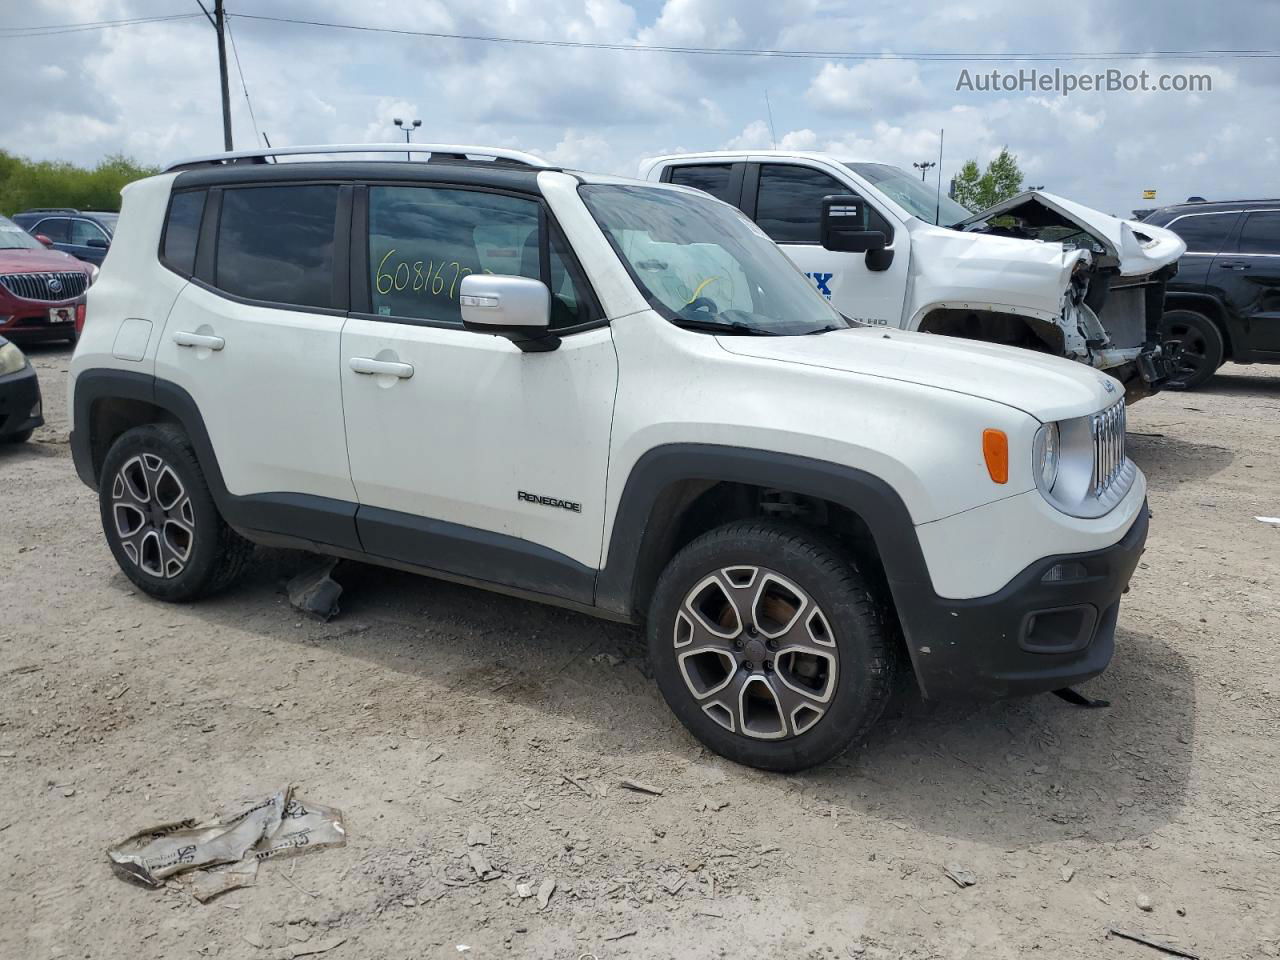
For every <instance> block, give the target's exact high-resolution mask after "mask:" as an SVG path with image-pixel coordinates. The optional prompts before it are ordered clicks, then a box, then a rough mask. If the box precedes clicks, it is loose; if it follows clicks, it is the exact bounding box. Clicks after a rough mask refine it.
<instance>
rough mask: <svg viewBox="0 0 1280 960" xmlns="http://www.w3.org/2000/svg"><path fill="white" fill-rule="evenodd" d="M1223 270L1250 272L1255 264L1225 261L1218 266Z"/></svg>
mask: <svg viewBox="0 0 1280 960" xmlns="http://www.w3.org/2000/svg"><path fill="white" fill-rule="evenodd" d="M1218 266H1219V267H1221V268H1222V269H1223V270H1248V269H1249V268H1250V267H1251V266H1253V264H1251V263H1244V262H1243V261H1241V260H1223V261H1221V262H1220V263H1219V264H1218Z"/></svg>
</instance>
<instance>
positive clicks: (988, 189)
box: [955, 147, 1022, 213]
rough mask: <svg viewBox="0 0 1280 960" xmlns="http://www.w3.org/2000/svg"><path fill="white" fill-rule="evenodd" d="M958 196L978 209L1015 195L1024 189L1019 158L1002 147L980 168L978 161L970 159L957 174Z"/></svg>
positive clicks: (964, 202)
mask: <svg viewBox="0 0 1280 960" xmlns="http://www.w3.org/2000/svg"><path fill="white" fill-rule="evenodd" d="M955 184H956V186H955V199H956V202H958V203H961V204H963V205H964V206H966V207H968V208H969V209H970V210H972V211H974V212H975V213H976V212H977V211H979V210H985V209H986V208H987V207H990V206H993V205H994V204H997V203H999V202H1000V201H1001V200H1007V199H1009V198H1010V197H1012V196H1016V195H1017V194H1018V193H1020V192H1021V190H1022V171H1021V170H1020V169H1019V168H1018V158H1017V157H1015V156H1014V155H1013V154H1012V153H1010V152H1009V148H1008V147H1002V148H1001V150H1000V154H999V155H998V156H997V157H996V158H995V159H994V160H992V161H991V162H990V163H988V164H987V169H986V170H985V171H983V172H982V173H979V172H978V161H977V160H968V161H966V162H965V165H964V166H963V167H961V168H960V172H959V173H957V174H956V178H955Z"/></svg>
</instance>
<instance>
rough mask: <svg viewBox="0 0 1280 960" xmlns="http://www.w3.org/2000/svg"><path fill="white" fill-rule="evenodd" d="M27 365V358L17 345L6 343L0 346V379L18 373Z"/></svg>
mask: <svg viewBox="0 0 1280 960" xmlns="http://www.w3.org/2000/svg"><path fill="white" fill-rule="evenodd" d="M26 365H27V358H26V357H25V356H23V354H22V351H21V350H19V349H18V348H17V346H16V345H15V344H12V343H6V344H5V345H4V346H0V377H3V376H4V375H5V374H7V373H17V372H18V371H19V370H21V369H22V368H23V367H25V366H26Z"/></svg>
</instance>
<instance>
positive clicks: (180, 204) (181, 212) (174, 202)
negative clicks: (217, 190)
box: [160, 190, 205, 277]
mask: <svg viewBox="0 0 1280 960" xmlns="http://www.w3.org/2000/svg"><path fill="white" fill-rule="evenodd" d="M204 201H205V192H204V191H203V190H194V191H189V192H187V193H175V194H174V195H173V199H171V200H170V201H169V214H168V216H167V217H166V218H165V223H164V243H163V246H162V249H161V251H160V259H161V261H162V262H163V263H164V265H165V266H167V267H169V268H170V269H171V270H176V271H177V272H178V273H180V274H182V275H183V276H186V277H189V276H191V274H192V272H193V271H194V270H195V262H196V239H197V238H198V237H199V235H200V218H201V215H202V214H203V213H204Z"/></svg>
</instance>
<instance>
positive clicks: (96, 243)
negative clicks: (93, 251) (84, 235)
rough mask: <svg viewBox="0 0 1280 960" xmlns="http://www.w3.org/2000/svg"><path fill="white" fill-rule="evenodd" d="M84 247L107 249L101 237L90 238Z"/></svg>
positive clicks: (106, 244)
mask: <svg viewBox="0 0 1280 960" xmlns="http://www.w3.org/2000/svg"><path fill="white" fill-rule="evenodd" d="M84 245H85V246H86V247H96V248H97V249H98V250H105V249H107V247H108V243H107V241H106V240H105V239H104V238H103V237H90V238H89V239H88V240H86V241H85V242H84Z"/></svg>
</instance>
